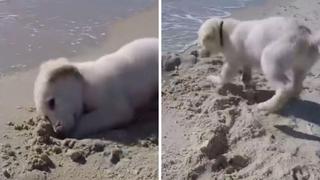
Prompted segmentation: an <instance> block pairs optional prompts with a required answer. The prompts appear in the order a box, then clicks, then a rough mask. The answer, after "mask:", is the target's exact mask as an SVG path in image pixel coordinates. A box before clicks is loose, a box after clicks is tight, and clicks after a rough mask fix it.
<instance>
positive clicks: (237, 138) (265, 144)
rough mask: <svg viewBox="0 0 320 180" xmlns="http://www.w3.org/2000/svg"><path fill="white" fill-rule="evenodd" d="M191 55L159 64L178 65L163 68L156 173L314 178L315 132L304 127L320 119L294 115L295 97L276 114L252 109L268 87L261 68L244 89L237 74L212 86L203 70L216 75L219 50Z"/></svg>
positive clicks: (317, 172)
mask: <svg viewBox="0 0 320 180" xmlns="http://www.w3.org/2000/svg"><path fill="white" fill-rule="evenodd" d="M191 56H192V55H186V54H185V55H182V56H179V55H175V56H173V55H172V54H171V55H169V56H168V55H165V56H163V60H162V61H163V62H164V63H163V69H165V65H166V66H168V64H171V63H175V62H177V60H174V61H172V57H175V58H176V59H177V58H180V59H179V61H180V63H178V64H177V65H179V64H180V66H177V67H176V68H173V69H172V68H171V69H170V70H171V71H163V77H164V78H163V79H164V81H163V86H162V95H163V99H162V105H163V106H162V114H163V120H162V121H163V122H162V125H163V133H162V134H163V141H162V144H163V158H162V159H163V160H162V162H163V170H162V172H163V178H164V179H180V178H182V179H270V180H274V179H293V180H296V179H299V180H300V179H310V180H311V179H319V178H320V166H319V163H320V137H319V136H317V135H316V132H315V131H309V130H308V128H307V127H310V126H312V127H313V129H315V128H316V127H319V125H320V122H319V121H318V122H312V121H308V119H303V118H301V117H296V116H295V114H294V113H293V112H296V111H293V109H297V106H300V104H299V102H300V101H302V100H299V101H294V102H291V103H290V105H288V107H287V108H286V109H285V110H284V112H281V113H279V114H269V113H265V112H261V111H258V110H257V108H256V104H257V103H258V102H261V101H264V100H266V99H268V98H270V97H271V96H272V95H273V91H270V90H268V89H269V87H268V85H267V84H266V81H265V79H264V78H263V76H262V75H261V74H254V75H253V76H254V77H253V81H255V82H256V89H257V90H254V91H252V90H244V88H243V87H242V85H241V82H240V80H235V81H234V83H233V84H229V85H227V86H226V87H225V88H223V89H220V90H218V89H217V88H216V87H215V86H214V85H213V84H211V82H209V81H207V80H206V77H207V76H208V75H212V74H215V75H218V73H219V72H220V69H221V66H222V64H223V58H222V57H214V58H197V59H198V60H197V61H193V62H194V63H193V64H191V65H190V63H189V62H190V60H188V59H190V58H191ZM185 57H188V58H187V60H185ZM193 58H196V56H194V57H193ZM165 62H167V63H165ZM196 62H198V63H196ZM185 63H187V64H189V66H185V65H184V64H185ZM181 65H182V66H181ZM173 66H176V65H173ZM174 69H175V70H174ZM311 76H313V75H310V77H311ZM308 91H316V90H315V89H312V88H309V89H308ZM294 106H295V107H294ZM319 107H320V106H319ZM298 109H299V108H298ZM314 113H318V112H314ZM318 114H319V113H318ZM319 117H320V116H319ZM174 142H176V143H174Z"/></svg>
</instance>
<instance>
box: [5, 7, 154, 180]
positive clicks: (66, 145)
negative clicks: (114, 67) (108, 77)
mask: <svg viewBox="0 0 320 180" xmlns="http://www.w3.org/2000/svg"><path fill="white" fill-rule="evenodd" d="M157 36H158V7H157V5H155V6H153V7H152V8H148V9H146V10H144V11H142V12H138V13H136V14H134V15H132V16H131V17H129V18H127V19H124V20H119V21H117V22H116V23H114V24H112V27H111V28H110V29H109V30H108V38H107V41H106V42H105V43H104V45H103V47H101V48H94V49H89V50H87V52H85V53H83V54H80V55H77V56H75V57H73V58H71V60H72V61H87V60H95V59H96V58H97V57H100V56H102V55H104V54H106V53H110V52H112V51H114V50H116V49H118V48H119V47H120V46H122V45H123V44H125V43H127V42H130V41H132V40H134V39H137V38H142V37H157ZM37 71H38V69H37V68H33V69H31V70H28V71H25V72H15V73H11V74H9V75H5V76H2V77H0V87H1V88H0V171H1V173H0V179H21V180H37V179H38V180H42V179H57V180H58V179H79V180H82V179H83V180H84V179H157V177H158V120H157V116H158V114H157V112H155V111H154V112H152V113H151V114H150V116H145V115H143V116H141V117H140V116H139V115H138V117H137V119H138V121H137V122H136V123H134V124H132V125H129V126H127V127H123V128H120V129H115V130H110V131H108V132H106V133H102V134H98V135H96V136H92V137H90V138H89V139H83V140H76V139H65V140H59V139H55V138H53V137H50V136H46V135H43V134H42V133H41V131H43V130H48V129H49V128H48V126H47V125H48V124H47V125H46V122H45V121H43V120H42V119H39V117H37V115H36V112H35V109H34V105H33V94H32V93H33V83H34V80H35V77H36V74H37ZM150 119H151V120H150Z"/></svg>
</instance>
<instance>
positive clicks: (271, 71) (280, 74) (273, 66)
mask: <svg viewBox="0 0 320 180" xmlns="http://www.w3.org/2000/svg"><path fill="white" fill-rule="evenodd" d="M274 49H275V48H273V49H268V50H267V51H266V52H264V53H263V55H262V59H261V67H262V70H263V73H264V75H265V77H266V78H267V80H268V81H269V82H270V83H271V84H272V85H273V86H274V87H275V88H276V92H275V95H274V96H273V97H272V98H271V99H269V100H267V101H265V102H262V103H259V104H258V109H261V110H266V111H269V112H275V111H278V110H280V109H281V108H282V107H283V106H284V105H285V103H287V102H288V101H289V99H290V98H291V97H292V96H293V93H294V88H295V83H292V81H290V79H289V78H288V76H287V74H286V72H287V70H288V68H290V67H291V65H290V64H288V63H287V64H285V63H286V62H288V60H287V59H285V58H291V57H290V55H289V54H290V53H289V52H290V51H286V49H279V48H278V50H279V51H278V52H275V51H274ZM283 52H286V53H283ZM287 53H288V54H287Z"/></svg>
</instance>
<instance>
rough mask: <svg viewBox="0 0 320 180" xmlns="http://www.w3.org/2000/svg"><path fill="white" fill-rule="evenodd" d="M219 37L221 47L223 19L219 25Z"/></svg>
mask: <svg viewBox="0 0 320 180" xmlns="http://www.w3.org/2000/svg"><path fill="white" fill-rule="evenodd" d="M219 37H220V45H221V47H223V21H221V23H220V26H219Z"/></svg>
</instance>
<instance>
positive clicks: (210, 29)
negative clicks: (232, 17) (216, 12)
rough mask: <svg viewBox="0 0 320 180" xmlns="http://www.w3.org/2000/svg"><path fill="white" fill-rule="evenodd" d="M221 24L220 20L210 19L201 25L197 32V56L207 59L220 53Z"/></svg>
mask: <svg viewBox="0 0 320 180" xmlns="http://www.w3.org/2000/svg"><path fill="white" fill-rule="evenodd" d="M221 22H222V19H219V18H211V19H208V20H206V21H205V22H204V23H203V24H202V25H201V27H200V29H199V31H198V43H199V46H200V50H199V54H200V56H201V57H208V56H210V55H214V54H218V53H220V52H221V51H222V45H221V37H220V36H221V35H220V33H221V32H220V31H221V30H220V28H221Z"/></svg>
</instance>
